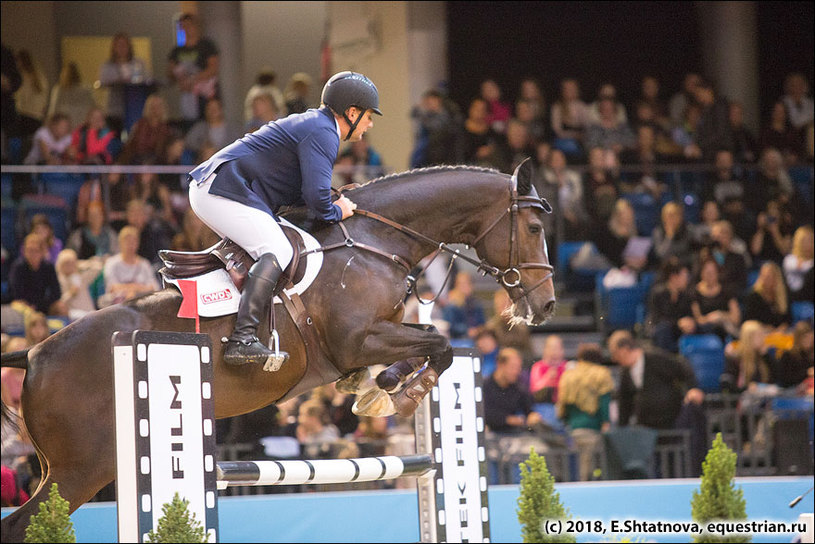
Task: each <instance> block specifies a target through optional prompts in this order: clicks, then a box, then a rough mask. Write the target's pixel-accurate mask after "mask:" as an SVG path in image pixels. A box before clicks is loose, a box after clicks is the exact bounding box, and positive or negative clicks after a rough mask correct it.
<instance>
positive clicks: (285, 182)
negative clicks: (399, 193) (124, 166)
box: [189, 107, 342, 222]
mask: <svg viewBox="0 0 815 544" xmlns="http://www.w3.org/2000/svg"><path fill="white" fill-rule="evenodd" d="M339 148H340V135H339V128H338V126H337V122H336V121H335V119H334V115H333V114H332V113H331V111H330V110H328V109H327V108H325V107H322V108H320V109H310V110H308V111H306V112H305V113H298V114H292V115H289V116H288V117H286V118H284V119H279V120H277V121H272V122H270V123H267V124H266V125H264V126H262V127H261V128H260V129H258V130H257V131H255V132H253V133H250V134H246V135H245V136H244V137H243V138H240V139H238V140H236V141H235V142H233V143H231V144H229V145H228V146H226V147H225V148H223V149H221V150H220V151H218V152H217V153H215V155H213V156H212V157H211V158H210V159H208V160H207V161H205V162H203V163H201V164H200V165H198V166H197V167H196V168H195V169H194V170H193V171H192V172H190V174H189V177H190V182H191V183H192V182H196V183H199V184H200V183H202V182H203V181H204V180H206V179H207V178H208V177H209V176H210V175H211V174H212V173H213V172H216V171H217V173H218V175H217V176H215V179H214V180H213V182H212V185H211V187H210V189H209V192H210V193H211V194H214V195H218V196H222V197H225V198H229V199H231V200H235V201H237V202H240V203H241V204H245V205H247V206H251V207H253V208H257V209H258V210H262V211H264V212H266V213H268V214H270V215H272V216H274V215H275V213H276V212H277V210H278V209H279V208H280V207H281V206H291V205H295V206H299V205H303V204H305V205H306V206H307V207H308V208H309V209H310V210H311V211H312V212H313V213H314V214H316V216H317V217H319V218H321V219H323V220H324V221H329V222H333V221H339V220H340V219H342V210H340V207H339V206H337V205H336V204H333V203H332V202H331V173H332V171H333V167H334V161H335V160H336V158H337V152H338V151H339Z"/></svg>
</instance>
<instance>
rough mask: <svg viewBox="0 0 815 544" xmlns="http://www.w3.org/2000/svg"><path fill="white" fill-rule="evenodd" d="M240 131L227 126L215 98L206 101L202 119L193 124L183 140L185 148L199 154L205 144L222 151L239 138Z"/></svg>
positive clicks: (218, 102) (220, 106)
mask: <svg viewBox="0 0 815 544" xmlns="http://www.w3.org/2000/svg"><path fill="white" fill-rule="evenodd" d="M240 136H241V134H240V131H238V130H236V129H235V128H234V127H231V126H229V123H227V121H226V119H225V118H224V109H223V106H222V105H221V101H220V100H219V99H217V98H210V99H209V100H207V104H206V108H205V110H204V119H203V120H201V121H198V122H197V123H195V124H194V125H193V126H192V128H191V129H190V131H189V132H188V133H187V137H186V138H185V139H184V143H185V145H186V148H187V149H189V150H191V151H193V152H194V153H199V152H200V151H201V148H202V147H203V146H204V144H205V143H209V144H210V145H212V146H213V147H214V148H216V149H222V148H224V147H226V146H227V145H229V144H231V143H232V142H234V141H235V140H236V139H238V138H240Z"/></svg>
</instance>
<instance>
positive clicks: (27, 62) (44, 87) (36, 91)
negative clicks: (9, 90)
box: [14, 49, 48, 139]
mask: <svg viewBox="0 0 815 544" xmlns="http://www.w3.org/2000/svg"><path fill="white" fill-rule="evenodd" d="M17 68H18V70H19V71H20V76H21V77H22V84H21V85H20V88H19V89H17V92H15V93H14V101H15V103H16V105H17V115H18V118H17V123H18V124H17V133H18V134H19V135H20V136H21V137H22V138H24V139H28V138H30V137H31V136H33V134H34V133H35V132H36V131H37V129H38V128H40V126H42V122H43V119H44V118H45V110H46V108H47V107H48V79H47V78H46V77H45V74H44V73H43V71H42V69H40V67H39V66H38V65H37V63H36V62H34V59H33V58H31V53H30V52H29V51H28V50H27V49H20V50H19V51H17Z"/></svg>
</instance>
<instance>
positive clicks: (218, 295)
mask: <svg viewBox="0 0 815 544" xmlns="http://www.w3.org/2000/svg"><path fill="white" fill-rule="evenodd" d="M230 298H232V292H231V291H230V290H229V289H224V290H223V291H216V292H214V293H204V294H203V295H201V302H202V303H204V304H212V303H213V302H223V301H224V300H229V299H230Z"/></svg>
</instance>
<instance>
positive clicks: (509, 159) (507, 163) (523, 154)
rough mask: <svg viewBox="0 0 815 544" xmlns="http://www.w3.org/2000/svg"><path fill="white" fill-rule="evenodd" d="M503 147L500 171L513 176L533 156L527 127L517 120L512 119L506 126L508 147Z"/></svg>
mask: <svg viewBox="0 0 815 544" xmlns="http://www.w3.org/2000/svg"><path fill="white" fill-rule="evenodd" d="M502 147H503V155H504V157H503V160H502V162H503V164H502V165H501V166H500V170H501V171H503V172H505V173H507V174H511V173H512V172H514V171H515V168H516V167H517V166H518V165H519V164H521V163H522V162H523V161H525V160H526V159H528V158H529V157H530V156H531V155H532V154H533V151H532V147H531V140H530V138H529V131H528V130H527V128H526V125H525V124H523V123H522V122H521V121H519V120H517V119H510V120H509V121H508V122H507V124H506V145H504V146H502Z"/></svg>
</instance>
